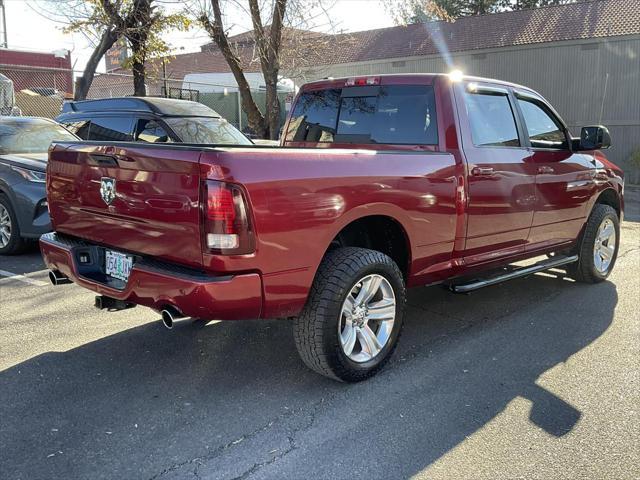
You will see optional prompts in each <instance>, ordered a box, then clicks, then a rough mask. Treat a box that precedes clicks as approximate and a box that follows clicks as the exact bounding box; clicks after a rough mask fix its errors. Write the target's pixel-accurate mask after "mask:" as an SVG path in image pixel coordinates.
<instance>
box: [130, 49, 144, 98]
mask: <svg viewBox="0 0 640 480" xmlns="http://www.w3.org/2000/svg"><path fill="white" fill-rule="evenodd" d="M131 50H132V52H133V61H132V63H131V71H132V73H133V94H134V95H135V96H136V97H146V96H147V87H146V85H145V80H146V71H145V64H144V52H143V51H142V50H143V47H142V45H141V44H139V43H138V42H137V40H134V41H131Z"/></svg>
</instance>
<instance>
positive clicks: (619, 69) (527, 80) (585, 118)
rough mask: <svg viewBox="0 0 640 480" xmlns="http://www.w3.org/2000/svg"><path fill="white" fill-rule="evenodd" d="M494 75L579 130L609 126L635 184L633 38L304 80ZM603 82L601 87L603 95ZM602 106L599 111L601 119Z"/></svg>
mask: <svg viewBox="0 0 640 480" xmlns="http://www.w3.org/2000/svg"><path fill="white" fill-rule="evenodd" d="M453 68H459V69H461V70H462V71H463V72H464V73H465V74H469V75H478V76H483V77H490V78H499V79H502V80H507V81H511V82H515V83H520V84H522V85H526V86H528V87H531V88H533V89H534V90H536V91H538V92H540V93H541V94H542V95H543V96H544V97H546V98H547V100H549V101H550V102H551V103H552V104H553V106H554V107H555V108H556V109H557V110H558V112H559V113H560V115H561V116H562V118H563V119H564V120H565V121H566V122H567V124H568V125H569V127H570V129H571V131H572V133H573V134H574V135H576V136H577V135H578V134H579V133H580V127H581V126H583V125H593V124H598V123H602V124H604V125H606V126H607V127H609V130H610V131H611V136H612V139H613V145H614V146H613V147H612V148H611V149H610V150H609V151H608V152H607V156H608V157H609V158H610V159H612V160H613V161H614V162H616V163H617V164H618V165H620V166H622V167H623V168H624V169H625V170H626V172H627V181H629V182H633V183H640V168H638V166H632V165H631V164H630V162H629V157H630V155H631V153H632V152H633V151H634V150H637V149H640V35H632V36H625V37H610V38H600V39H589V40H579V41H565V42H556V43H548V44H538V45H526V46H518V47H505V48H499V49H485V50H476V51H474V52H473V53H466V52H462V53H454V54H452V55H451V58H450V61H449V64H448V63H447V62H446V61H445V60H444V59H443V56H441V55H433V56H427V57H408V58H395V59H393V60H382V61H375V62H362V63H351V64H341V65H327V66H319V67H315V68H313V69H310V70H308V71H306V72H304V74H303V81H309V80H315V79H318V78H322V77H327V76H332V77H344V76H351V75H365V74H379V73H403V72H418V73H419V72H448V71H450V70H452V69H453ZM605 85H606V92H605ZM601 109H602V116H601Z"/></svg>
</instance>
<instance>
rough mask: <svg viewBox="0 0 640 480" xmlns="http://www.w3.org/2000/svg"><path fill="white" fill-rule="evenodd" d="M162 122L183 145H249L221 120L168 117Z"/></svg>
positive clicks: (237, 132)
mask: <svg viewBox="0 0 640 480" xmlns="http://www.w3.org/2000/svg"><path fill="white" fill-rule="evenodd" d="M164 120H165V121H166V122H167V124H168V125H169V126H170V127H171V128H172V129H173V131H174V132H175V133H176V135H178V137H180V141H182V142H184V143H213V144H218V145H251V141H250V140H249V139H248V138H247V137H245V136H244V135H243V134H242V133H241V132H240V131H239V130H238V129H237V128H236V127H234V126H233V125H231V124H230V123H229V122H227V121H226V120H225V119H223V118H214V117H187V118H184V117H183V118H171V117H168V118H165V119H164Z"/></svg>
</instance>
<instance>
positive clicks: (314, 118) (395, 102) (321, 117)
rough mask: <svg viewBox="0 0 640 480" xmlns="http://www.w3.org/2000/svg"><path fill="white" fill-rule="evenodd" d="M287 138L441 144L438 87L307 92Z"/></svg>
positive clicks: (365, 88)
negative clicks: (435, 89) (437, 113)
mask: <svg viewBox="0 0 640 480" xmlns="http://www.w3.org/2000/svg"><path fill="white" fill-rule="evenodd" d="M285 138H286V140H287V141H291V142H320V143H323V142H324V143H377V144H393V145H402V144H409V145H435V144H437V143H438V128H437V123H436V109H435V98H434V93H433V88H432V87H430V86H423V85H394V86H386V87H385V86H382V87H345V88H344V89H329V90H319V91H310V92H305V93H303V94H301V95H300V98H299V99H298V101H297V102H296V105H295V108H294V111H293V113H292V115H291V120H290V122H289V128H288V130H287V134H286V137H285Z"/></svg>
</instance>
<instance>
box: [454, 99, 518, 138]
mask: <svg viewBox="0 0 640 480" xmlns="http://www.w3.org/2000/svg"><path fill="white" fill-rule="evenodd" d="M464 95H465V106H466V109H467V116H468V117H469V126H470V127H471V138H472V140H473V144H474V145H475V146H477V147H519V146H520V140H519V138H518V129H517V127H516V120H515V116H514V113H513V110H512V109H511V104H510V102H509V97H508V96H507V94H506V93H495V94H494V93H472V92H468V91H465V94H464Z"/></svg>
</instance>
